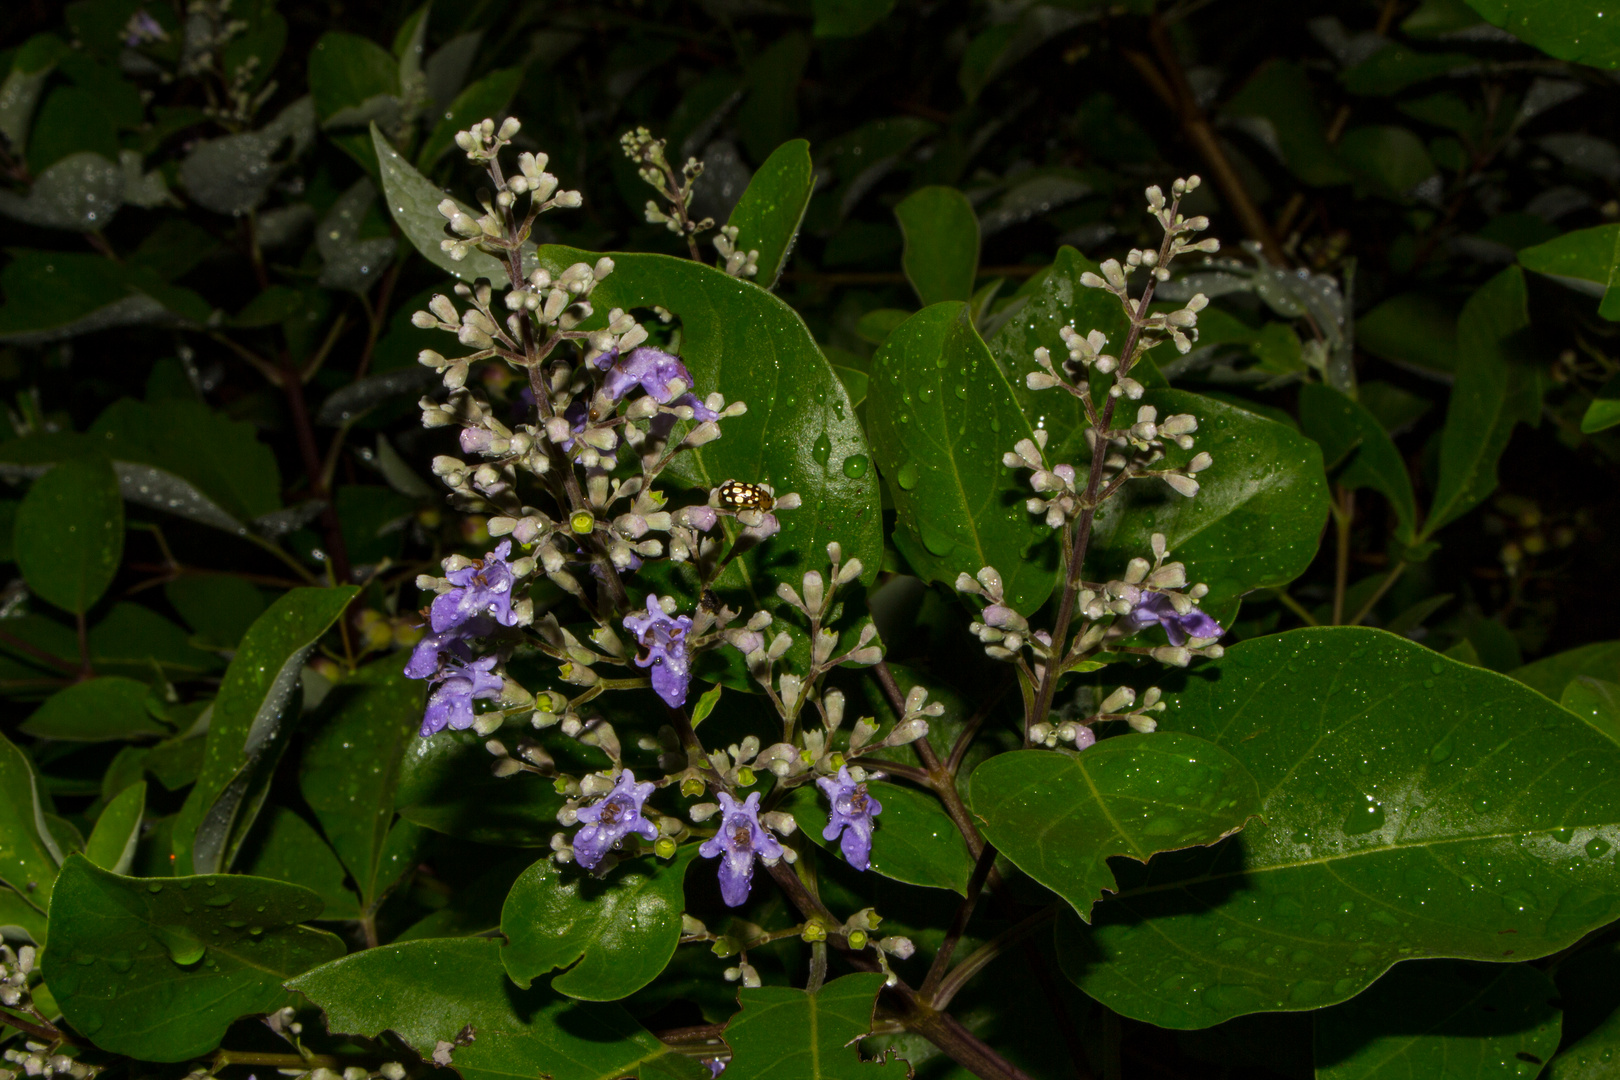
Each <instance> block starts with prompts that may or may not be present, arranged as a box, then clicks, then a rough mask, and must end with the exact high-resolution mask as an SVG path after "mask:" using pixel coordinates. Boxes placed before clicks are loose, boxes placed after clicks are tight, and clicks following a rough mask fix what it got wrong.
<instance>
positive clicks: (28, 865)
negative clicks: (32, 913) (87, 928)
mask: <svg viewBox="0 0 1620 1080" xmlns="http://www.w3.org/2000/svg"><path fill="white" fill-rule="evenodd" d="M41 798H42V797H41V793H40V790H39V778H38V776H37V775H36V774H35V772H34V766H33V763H32V762H30V761H29V760H28V755H27V754H25V753H23V752H22V750H20V749H19V748H18V747H16V746H15V745H13V744H12V743H11V741H10V740H8V739H6V738H5V736H3V735H0V882H4V883H5V884H6V885H9V886H10V887H11V888H12V889H14V890H16V892H17V895H18V896H19V897H20V898H21V899H22V900H24V901H25V902H26V903H27V904H28V905H29V906H30V907H34V908H38V909H39V910H40V911H42V912H43V911H47V910H49V908H50V903H51V889H52V886H53V885H54V883H55V881H56V868H57V866H58V865H59V864H60V863H61V862H62V851H61V848H59V847H58V846H57V843H56V840H55V839H54V838H53V837H52V836H51V833H50V829H49V828H47V827H46V824H45V803H43V802H42V801H41ZM36 940H37V939H36Z"/></svg>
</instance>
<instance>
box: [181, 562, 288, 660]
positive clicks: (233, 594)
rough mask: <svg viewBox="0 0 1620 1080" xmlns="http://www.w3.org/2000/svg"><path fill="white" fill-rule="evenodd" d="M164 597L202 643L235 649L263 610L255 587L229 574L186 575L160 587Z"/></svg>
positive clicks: (213, 646)
mask: <svg viewBox="0 0 1620 1080" xmlns="http://www.w3.org/2000/svg"><path fill="white" fill-rule="evenodd" d="M163 598H164V599H165V600H167V601H168V602H169V605H170V606H171V607H173V608H174V610H175V611H178V612H179V613H180V617H181V618H182V619H184V620H185V621H186V625H187V626H189V627H191V629H192V631H193V632H194V633H195V634H196V635H197V637H198V639H200V640H201V641H202V642H203V643H204V644H206V645H208V646H210V647H212V648H219V649H234V648H236V646H237V644H238V643H239V642H240V641H241V640H242V635H243V634H245V633H247V631H248V627H250V626H252V625H253V620H254V619H257V618H258V617H259V616H260V615H262V614H263V613H264V593H262V592H260V591H259V588H258V586H256V585H254V584H253V583H251V582H249V581H247V580H245V579H243V578H239V577H235V576H233V575H230V574H186V575H184V576H182V577H177V578H175V579H174V580H173V581H170V582H168V583H166V584H165V585H164V586H163Z"/></svg>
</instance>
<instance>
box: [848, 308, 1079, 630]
mask: <svg viewBox="0 0 1620 1080" xmlns="http://www.w3.org/2000/svg"><path fill="white" fill-rule="evenodd" d="M867 393H868V395H869V401H868V404H867V410H866V416H867V425H868V430H869V431H870V432H871V435H872V452H873V454H874V455H875V456H876V459H877V464H878V468H879V470H881V471H882V473H883V476H884V478H885V479H886V480H887V481H888V484H889V492H890V494H892V495H893V497H894V504H895V510H896V513H897V515H898V527H897V528H896V529H895V531H894V534H893V539H894V543H895V545H896V546H897V547H898V548H899V549H900V551H901V553H902V554H904V555H905V556H906V561H907V562H909V563H910V564H911V566H912V568H913V570H914V571H915V572H916V573H917V575H918V576H919V577H921V578H922V579H923V580H924V581H938V582H943V583H945V584H946V585H951V584H952V583H954V582H955V581H956V577H957V575H958V574H961V573H964V572H965V573H968V574H974V573H977V572H978V570H979V568H980V567H983V566H994V567H995V568H996V569H997V570H999V571H1000V572H1001V575H1002V581H1003V582H1004V583H1005V586H1006V590H1007V603H1008V604H1009V605H1011V606H1012V607H1013V608H1015V609H1017V610H1018V611H1020V612H1022V613H1023V614H1026V615H1027V614H1030V613H1032V612H1034V611H1035V610H1036V609H1037V608H1039V607H1040V606H1041V605H1042V604H1043V603H1045V602H1046V598H1047V597H1048V596H1049V595H1051V592H1052V588H1053V586H1054V585H1056V583H1057V576H1056V570H1055V568H1054V560H1053V559H1052V558H1051V557H1050V553H1049V552H1042V553H1041V554H1040V555H1036V554H1034V549H1036V548H1037V547H1038V546H1039V545H1041V543H1042V541H1043V540H1045V539H1046V537H1047V536H1048V535H1049V533H1050V530H1049V529H1047V528H1046V527H1045V525H1044V523H1043V522H1042V521H1041V520H1040V519H1039V518H1037V517H1036V516H1035V515H1033V514H1030V513H1029V512H1028V511H1027V510H1025V509H1024V501H1025V500H1026V499H1027V498H1028V497H1029V494H1030V492H1029V488H1028V484H1027V483H1026V478H1027V477H1028V475H1029V474H1028V473H1027V472H1024V471H1019V470H1013V469H1009V468H1007V467H1006V466H1005V465H1003V464H1002V463H1001V456H1002V453H1003V452H1004V451H1006V450H1009V449H1011V448H1012V446H1013V444H1014V443H1016V442H1018V441H1019V440H1020V439H1029V438H1033V437H1034V429H1033V427H1032V426H1031V425H1030V423H1029V421H1028V420H1027V419H1026V417H1025V416H1024V413H1023V412H1022V411H1021V410H1020V409H1019V407H1018V401H1017V399H1016V397H1015V396H1014V394H1013V389H1012V387H1011V385H1009V381H1008V379H1007V377H1006V376H1005V375H1004V374H1003V372H1002V370H1001V368H1000V367H998V366H997V364H996V363H995V361H994V360H993V359H992V358H991V356H990V352H989V350H988V349H987V348H986V347H985V344H984V342H983V340H982V339H980V337H979V334H978V331H976V330H975V329H974V328H973V324H972V323H971V322H970V321H969V320H968V310H967V305H965V304H962V303H957V302H951V303H944V304H936V305H934V306H932V307H930V308H927V309H925V310H923V311H920V312H918V313H917V314H916V315H913V316H912V317H911V318H910V319H908V320H907V321H906V322H905V323H903V324H901V326H900V327H898V328H897V329H896V330H895V331H894V332H893V333H891V334H890V335H889V336H888V339H887V340H886V341H885V342H884V343H883V346H882V347H881V348H880V349H879V350H878V352H877V355H876V356H874V357H873V359H872V381H871V384H870V388H869V389H868V391H867Z"/></svg>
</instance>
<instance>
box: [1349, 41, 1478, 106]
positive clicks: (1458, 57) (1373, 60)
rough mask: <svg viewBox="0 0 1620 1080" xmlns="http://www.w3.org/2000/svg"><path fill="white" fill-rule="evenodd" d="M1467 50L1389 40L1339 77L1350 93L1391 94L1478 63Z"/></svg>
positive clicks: (1364, 94) (1376, 95)
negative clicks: (1435, 48) (1432, 49)
mask: <svg viewBox="0 0 1620 1080" xmlns="http://www.w3.org/2000/svg"><path fill="white" fill-rule="evenodd" d="M1478 63H1479V58H1478V57H1477V56H1470V55H1468V54H1467V53H1430V52H1422V51H1420V50H1417V49H1412V48H1408V47H1407V46H1405V45H1401V44H1398V43H1395V42H1391V43H1389V44H1387V45H1385V46H1384V47H1383V48H1381V49H1379V50H1378V51H1377V52H1375V53H1373V54H1372V55H1371V56H1369V57H1367V59H1365V60H1363V61H1362V62H1361V63H1359V64H1357V65H1356V66H1355V67H1352V68H1349V69H1347V70H1346V71H1345V72H1344V74H1342V75H1341V76H1339V81H1340V82H1342V83H1343V84H1344V88H1345V89H1346V90H1348V91H1350V92H1351V93H1352V94H1361V95H1363V96H1371V97H1391V96H1393V95H1395V94H1398V93H1400V92H1401V91H1402V90H1405V89H1406V88H1407V87H1409V86H1415V85H1416V84H1418V83H1420V82H1426V81H1427V80H1429V79H1436V78H1439V77H1440V76H1442V75H1445V74H1448V73H1449V72H1452V71H1455V70H1456V69H1457V68H1460V67H1470V66H1473V65H1477V64H1478Z"/></svg>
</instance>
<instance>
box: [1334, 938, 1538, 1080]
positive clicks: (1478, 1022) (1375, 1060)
mask: <svg viewBox="0 0 1620 1080" xmlns="http://www.w3.org/2000/svg"><path fill="white" fill-rule="evenodd" d="M1557 996H1558V991H1557V988H1556V987H1554V986H1553V982H1552V980H1551V979H1549V978H1548V977H1547V975H1546V974H1545V973H1544V972H1542V971H1539V970H1537V969H1536V968H1534V967H1532V966H1530V965H1529V964H1479V963H1467V962H1463V961H1455V960H1453V961H1434V962H1429V963H1414V964H1398V965H1396V966H1395V968H1394V969H1393V970H1391V971H1390V972H1389V973H1388V974H1387V975H1385V976H1384V977H1383V978H1381V979H1379V980H1378V982H1377V983H1376V984H1374V985H1373V986H1372V988H1371V989H1369V990H1367V991H1365V992H1364V993H1362V994H1361V995H1360V996H1358V997H1357V998H1355V1000H1353V1001H1348V1002H1346V1003H1344V1004H1343V1005H1335V1006H1334V1007H1333V1008H1331V1009H1323V1010H1322V1011H1321V1012H1320V1013H1317V1014H1316V1054H1315V1056H1316V1078H1317V1080H1397V1078H1404V1077H1416V1076H1421V1077H1424V1078H1426V1080H1487V1078H1491V1077H1499V1078H1501V1080H1510V1078H1518V1077H1524V1076H1526V1075H1529V1074H1530V1073H1527V1071H1526V1069H1525V1063H1527V1062H1528V1063H1530V1064H1533V1065H1534V1064H1540V1063H1541V1062H1543V1061H1546V1060H1547V1059H1548V1058H1550V1057H1552V1055H1553V1052H1554V1051H1555V1050H1557V1049H1558V1032H1559V1027H1560V1016H1559V1012H1558V1009H1557V1007H1556V1006H1555V1005H1554V1004H1553V999H1554V998H1556V997H1557ZM1533 1071H1534V1070H1531V1071H1530V1072H1533Z"/></svg>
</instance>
